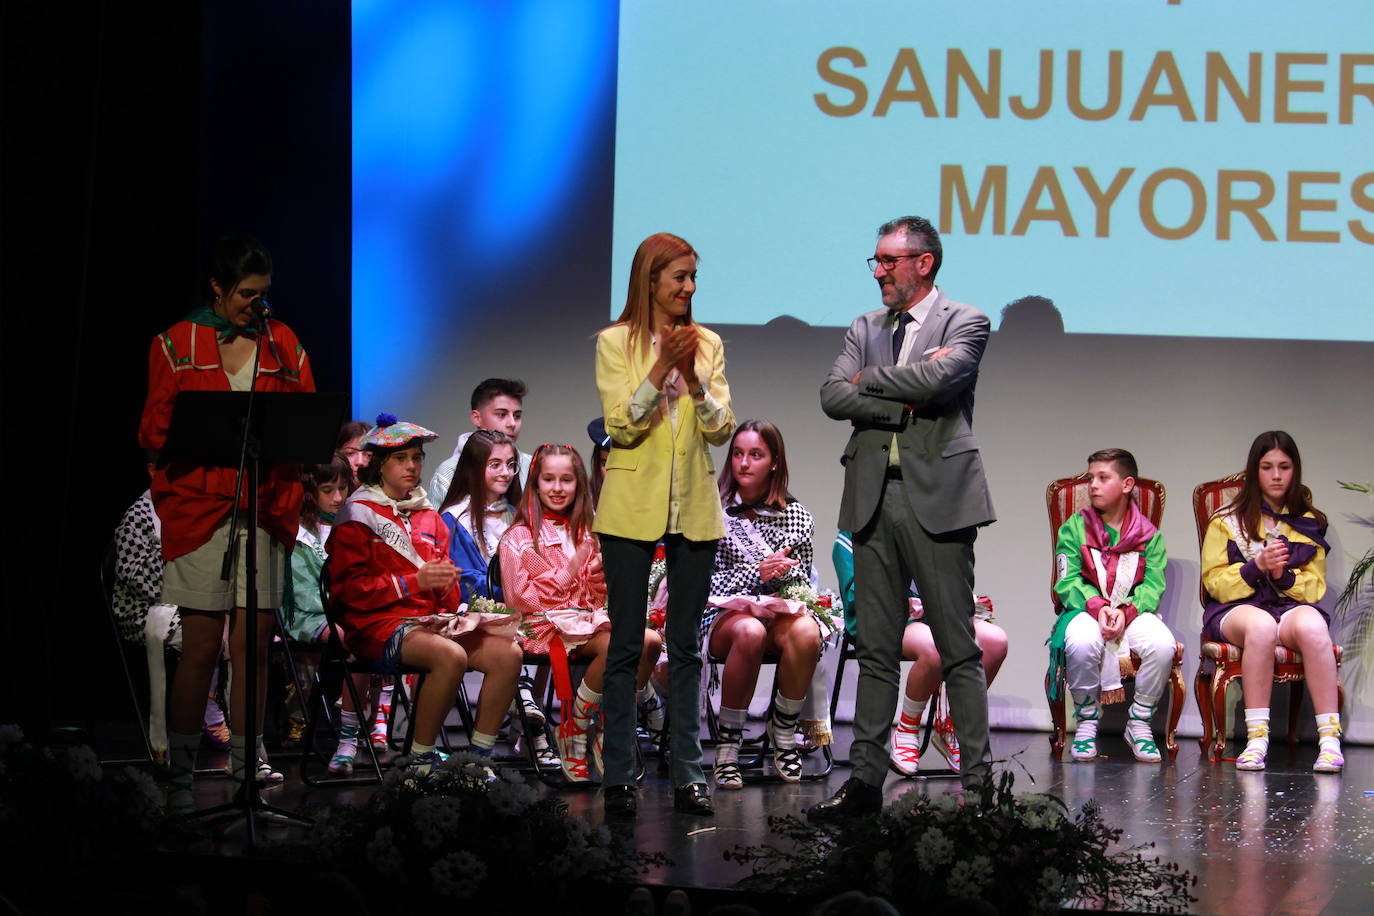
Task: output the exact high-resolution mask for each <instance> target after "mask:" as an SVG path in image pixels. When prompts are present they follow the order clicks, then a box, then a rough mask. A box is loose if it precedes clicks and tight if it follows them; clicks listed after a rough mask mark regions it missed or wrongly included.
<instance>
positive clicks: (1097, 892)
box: [725, 773, 1196, 914]
mask: <svg viewBox="0 0 1374 916" xmlns="http://www.w3.org/2000/svg"><path fill="white" fill-rule="evenodd" d="M1012 785H1013V777H1012V775H1011V774H1010V773H1003V774H1002V776H1001V777H1000V779H999V780H998V781H997V782H996V783H995V784H994V783H992V782H989V783H988V784H987V785H986V786H985V787H984V789H983V791H982V792H981V793H978V794H976V795H970V796H968V800H967V803H966V804H964V805H962V806H961V805H960V804H959V797H958V796H955V795H945V796H941V797H937V798H934V799H932V798H930V797H928V796H926V795H924V794H922V793H921V792H920V791H919V790H917V789H912V790H911V791H909V792H907V793H906V794H905V795H903V796H902V797H901V798H899V799H897V800H896V801H894V802H893V803H892V804H890V805H888V806H887V807H886V808H885V809H884V810H883V811H882V812H881V813H880V814H878V815H875V816H873V817H869V818H856V819H854V820H852V821H850V822H848V823H846V824H843V825H840V826H838V827H835V826H828V827H819V826H813V825H811V824H808V823H807V822H806V821H804V820H802V819H801V818H799V817H796V816H795V815H788V816H786V817H771V818H769V828H770V830H771V832H772V834H773V835H774V837H775V838H776V839H777V840H778V841H780V842H779V843H776V844H765V845H761V846H737V847H735V849H734V850H732V851H730V852H727V853H726V854H725V855H726V858H727V859H731V860H733V861H736V862H739V863H740V864H741V865H748V866H750V867H751V869H752V874H751V875H750V876H748V877H746V878H744V879H743V880H742V881H741V882H740V886H741V887H743V888H747V889H751V890H758V891H764V892H772V893H782V894H790V895H801V894H805V895H806V897H807V899H810V900H823V899H826V898H828V897H832V896H835V895H837V894H841V893H844V892H845V891H849V890H855V889H859V890H864V891H867V892H869V893H877V894H879V895H881V896H883V897H884V898H886V899H887V900H889V901H890V902H891V903H892V904H893V905H895V906H896V907H897V909H899V910H900V911H902V912H904V913H906V912H912V913H915V912H921V913H941V912H950V913H954V912H970V911H979V910H981V911H986V912H997V913H1017V914H1020V913H1054V912H1058V910H1059V908H1060V907H1061V905H1068V904H1079V905H1088V906H1091V907H1093V908H1099V909H1100V908H1105V909H1111V910H1132V911H1145V912H1161V913H1170V912H1184V911H1186V910H1187V908H1188V904H1189V903H1190V902H1192V901H1193V900H1194V899H1195V898H1194V897H1192V896H1191V894H1190V893H1189V888H1191V887H1193V886H1194V885H1195V884H1196V878H1194V877H1193V876H1192V875H1191V874H1189V873H1188V872H1187V871H1184V870H1182V869H1181V868H1179V866H1178V865H1177V864H1175V863H1171V862H1161V861H1160V859H1159V858H1158V857H1153V858H1150V857H1147V856H1146V855H1145V851H1146V850H1147V849H1148V848H1150V847H1147V846H1138V847H1131V848H1128V849H1116V844H1117V842H1118V841H1119V840H1120V838H1121V830H1119V829H1116V828H1112V827H1109V826H1107V824H1106V823H1104V822H1103V820H1102V812H1101V809H1100V808H1099V807H1098V806H1097V804H1096V803H1089V804H1086V805H1084V806H1083V808H1082V810H1081V811H1080V812H1079V813H1078V814H1077V815H1073V814H1072V813H1071V812H1070V811H1069V810H1068V808H1067V807H1066V806H1065V805H1064V803H1063V801H1061V800H1060V799H1058V798H1055V797H1054V796H1051V795H1043V794H1038V793H1026V794H1021V795H1018V794H1015V793H1014V792H1013V791H1012ZM1112 850H1115V851H1112Z"/></svg>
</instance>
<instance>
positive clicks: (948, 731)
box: [931, 715, 959, 773]
mask: <svg viewBox="0 0 1374 916" xmlns="http://www.w3.org/2000/svg"><path fill="white" fill-rule="evenodd" d="M931 742H932V743H933V744H934V745H935V749H936V750H937V751H939V752H940V756H941V757H943V758H945V762H946V763H948V764H949V768H950V769H951V770H953V771H954V772H956V773H957V772H959V739H958V738H957V737H955V735H954V720H953V719H951V718H950V717H949V716H948V715H943V716H936V717H935V734H934V735H932V736H931Z"/></svg>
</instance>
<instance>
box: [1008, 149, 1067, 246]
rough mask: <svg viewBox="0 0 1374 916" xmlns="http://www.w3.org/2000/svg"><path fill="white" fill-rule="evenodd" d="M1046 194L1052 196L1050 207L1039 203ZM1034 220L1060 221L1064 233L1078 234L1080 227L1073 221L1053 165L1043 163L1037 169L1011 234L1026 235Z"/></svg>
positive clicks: (1060, 227)
mask: <svg viewBox="0 0 1374 916" xmlns="http://www.w3.org/2000/svg"><path fill="white" fill-rule="evenodd" d="M1044 194H1049V196H1050V206H1048V207H1042V206H1040V205H1039V204H1040V198H1041V196H1042V195H1044ZM1034 220H1043V221H1046V222H1051V223H1058V224H1059V229H1060V231H1061V232H1063V233H1064V235H1066V236H1068V237H1070V238H1076V237H1077V236H1078V227H1077V226H1075V225H1074V222H1073V212H1072V211H1070V210H1069V202H1068V201H1067V200H1066V199H1065V198H1064V188H1063V187H1062V186H1061V185H1060V184H1059V176H1058V175H1056V174H1055V171H1054V167H1053V166H1048V165H1042V166H1040V168H1038V169H1036V170H1035V177H1034V178H1032V179H1031V184H1030V190H1028V191H1026V200H1025V203H1023V204H1021V212H1020V213H1018V214H1017V216H1016V224H1015V225H1014V226H1012V227H1011V234H1012V235H1025V234H1026V230H1027V229H1029V228H1030V224H1031V222H1032V221H1034Z"/></svg>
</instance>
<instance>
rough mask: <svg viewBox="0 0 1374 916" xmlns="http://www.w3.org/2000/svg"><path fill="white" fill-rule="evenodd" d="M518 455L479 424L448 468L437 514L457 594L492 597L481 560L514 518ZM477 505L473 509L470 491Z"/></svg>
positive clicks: (509, 444)
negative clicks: (446, 540)
mask: <svg viewBox="0 0 1374 916" xmlns="http://www.w3.org/2000/svg"><path fill="white" fill-rule="evenodd" d="M519 473H520V458H519V456H518V455H517V454H516V452H515V443H514V442H512V441H511V439H510V437H509V436H507V435H506V434H505V433H501V432H492V431H490V430H485V429H479V430H476V431H475V432H473V433H472V434H471V435H470V436H468V440H467V442H466V443H464V445H463V450H462V452H460V453H459V456H458V464H457V465H456V466H455V467H454V470H453V480H452V483H451V484H450V485H449V488H448V493H447V495H443V494H436V497H438V498H440V499H442V500H443V502H442V503H440V505H439V515H440V518H441V519H442V520H443V523H444V527H446V528H447V529H448V532H449V547H448V555H449V559H451V560H452V561H453V565H454V566H456V567H458V584H459V588H460V589H461V591H462V595H463V600H464V601H466V602H470V601H472V599H474V598H477V597H485V598H496V599H499V598H500V597H501V596H500V595H499V594H492V592H491V590H490V589H488V588H487V566H488V564H490V563H491V558H492V555H493V554H495V553H496V546H497V544H499V543H500V542H501V536H502V535H503V534H505V533H506V529H508V528H509V527H510V526H511V522H513V521H514V520H515V504H516V503H518V502H519V500H520V483H519V481H518V480H517V479H516V478H517V477H518V476H519ZM474 496H476V497H477V498H478V500H480V503H481V506H482V508H481V509H480V510H479V511H478V512H477V513H476V514H475V515H474V513H473V511H472V502H473V497H474Z"/></svg>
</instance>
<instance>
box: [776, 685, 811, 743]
mask: <svg viewBox="0 0 1374 916" xmlns="http://www.w3.org/2000/svg"><path fill="white" fill-rule="evenodd" d="M805 702H806V698H805V697H802V698H801V699H800V700H792V699H788V698H787V697H785V696H783V695H782V694H778V695H777V696H775V697H773V743H774V744H776V745H777V746H778V747H780V748H782V749H783V750H792V749H793V748H795V747H796V746H797V717H798V716H800V715H801V710H802V704H803V703H805Z"/></svg>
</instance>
